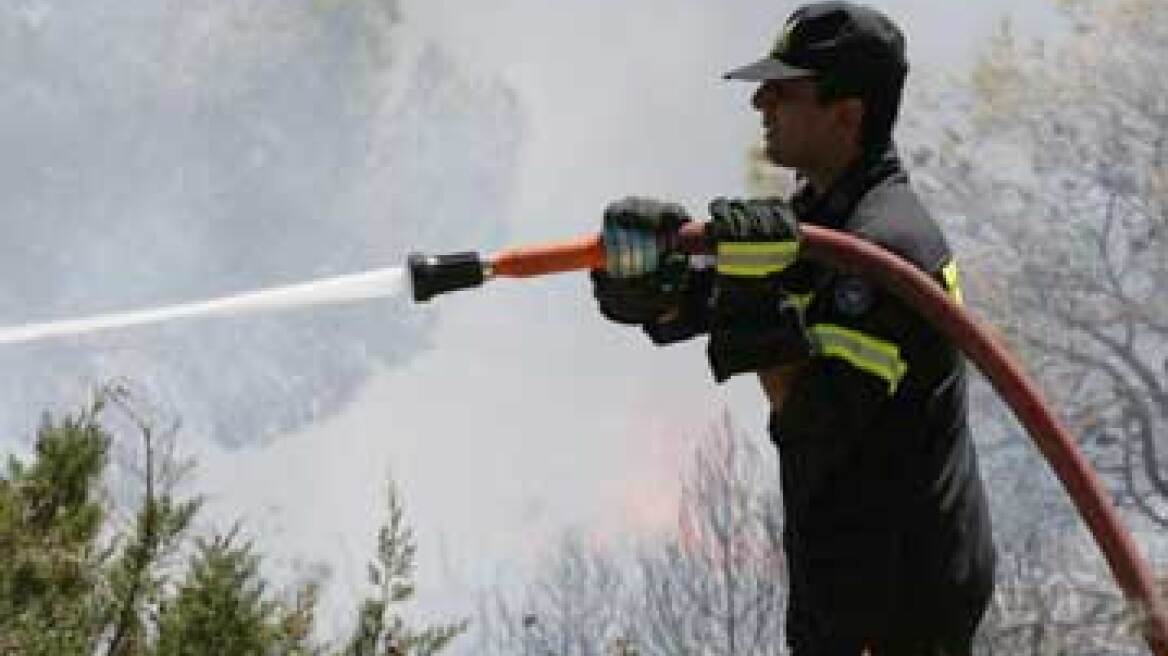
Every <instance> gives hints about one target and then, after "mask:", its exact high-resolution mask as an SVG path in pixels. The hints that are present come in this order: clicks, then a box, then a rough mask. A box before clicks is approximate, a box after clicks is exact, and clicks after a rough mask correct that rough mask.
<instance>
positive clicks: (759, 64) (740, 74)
mask: <svg viewBox="0 0 1168 656" xmlns="http://www.w3.org/2000/svg"><path fill="white" fill-rule="evenodd" d="M815 74H816V72H815V71H813V70H811V69H808V68H799V67H798V66H791V65H790V64H784V63H783V62H781V61H779V60H777V59H771V58H770V57H766V58H763V59H760V60H758V61H756V62H754V63H753V64H747V65H746V66H743V67H741V68H736V69H734V70H732V71H730V72H729V73H726V74H725V75H723V76H722V79H723V80H749V81H752V82H762V81H765V80H794V79H797V78H801V77H813V76H814V75H815Z"/></svg>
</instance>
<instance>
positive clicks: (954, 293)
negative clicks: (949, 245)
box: [941, 260, 965, 305]
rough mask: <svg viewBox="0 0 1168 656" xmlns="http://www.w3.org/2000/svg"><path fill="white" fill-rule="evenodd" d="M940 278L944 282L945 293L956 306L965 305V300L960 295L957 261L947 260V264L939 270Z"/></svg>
mask: <svg viewBox="0 0 1168 656" xmlns="http://www.w3.org/2000/svg"><path fill="white" fill-rule="evenodd" d="M941 277H942V278H943V279H944V280H945V291H947V292H949V296H951V297H953V300H954V301H956V302H957V304H958V305H962V304H963V303H965V299H964V298H963V297H962V294H961V276H960V275H959V274H958V273H957V260H949V263H948V264H946V265H945V266H944V267H942V268H941Z"/></svg>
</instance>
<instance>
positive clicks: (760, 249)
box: [717, 241, 799, 278]
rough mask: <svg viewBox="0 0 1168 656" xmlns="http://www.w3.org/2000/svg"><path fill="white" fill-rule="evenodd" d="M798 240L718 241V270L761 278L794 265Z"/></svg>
mask: <svg viewBox="0 0 1168 656" xmlns="http://www.w3.org/2000/svg"><path fill="white" fill-rule="evenodd" d="M798 251H799V243H798V242H795V241H764V242H735V241H727V242H721V243H719V244H718V248H717V269H718V273H720V274H723V275H727V276H743V277H749V278H761V277H763V276H769V275H771V274H772V273H779V272H780V271H782V270H783V269H786V268H787V267H789V266H791V264H793V263H794V262H795V258H796V257H797V256H798Z"/></svg>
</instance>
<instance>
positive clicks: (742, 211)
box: [707, 198, 811, 382]
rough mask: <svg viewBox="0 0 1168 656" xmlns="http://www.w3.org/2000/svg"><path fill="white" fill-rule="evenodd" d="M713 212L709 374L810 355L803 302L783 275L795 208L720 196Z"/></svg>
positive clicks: (793, 244)
mask: <svg viewBox="0 0 1168 656" xmlns="http://www.w3.org/2000/svg"><path fill="white" fill-rule="evenodd" d="M710 217H711V221H710V235H711V236H712V237H713V239H714V241H715V244H716V255H717V267H716V271H717V274H716V276H715V280H714V289H713V294H712V299H711V311H710V316H709V330H710V343H709V346H708V348H707V354H708V356H709V360H710V368H711V370H712V371H713V374H714V379H715V380H717V381H718V382H723V381H725V380H726V379H728V378H730V377H731V376H733V375H735V374H738V373H742V372H746V371H758V370H760V369H766V368H768V367H772V366H776V365H781V364H787V363H790V362H794V361H797V360H801V359H803V358H805V357H807V355H809V354H810V352H811V343H810V341H809V339H808V337H807V334H806V330H805V328H804V325H803V319H802V313H801V310H800V309H799V308H798V307H797V306H796V305H795V303H794V302H793V301H791V300H790V298H789V297H788V295H787V293H786V292H785V291H784V290H783V286H782V282H781V275H782V273H783V271H784V270H786V269H787V268H788V267H789V266H790V265H791V264H793V263H794V262H795V259H796V257H797V254H798V249H799V229H798V223H797V222H796V219H795V214H794V212H792V211H791V209H790V208H789V207H788V206H787V205H786V204H785V203H784V202H782V201H780V200H777V199H760V200H728V199H725V198H717V199H715V200H714V201H713V202H711V203H710Z"/></svg>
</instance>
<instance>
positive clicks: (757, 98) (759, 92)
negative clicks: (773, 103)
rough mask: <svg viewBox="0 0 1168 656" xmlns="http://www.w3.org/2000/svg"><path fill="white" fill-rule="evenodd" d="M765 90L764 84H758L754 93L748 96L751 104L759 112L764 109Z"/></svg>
mask: <svg viewBox="0 0 1168 656" xmlns="http://www.w3.org/2000/svg"><path fill="white" fill-rule="evenodd" d="M766 90H767V86H766V84H760V85H758V88H757V89H755V90H754V95H753V96H751V97H750V104H751V106H753V107H754V108H755V109H756V110H758V111H760V112H761V111H763V110H765V109H766V102H765V100H766V95H767V94H766Z"/></svg>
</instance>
